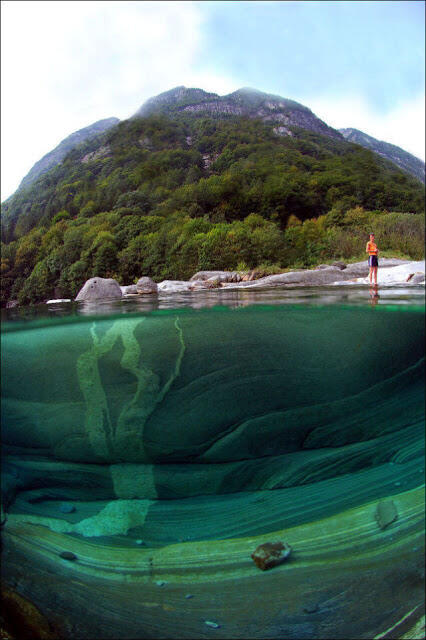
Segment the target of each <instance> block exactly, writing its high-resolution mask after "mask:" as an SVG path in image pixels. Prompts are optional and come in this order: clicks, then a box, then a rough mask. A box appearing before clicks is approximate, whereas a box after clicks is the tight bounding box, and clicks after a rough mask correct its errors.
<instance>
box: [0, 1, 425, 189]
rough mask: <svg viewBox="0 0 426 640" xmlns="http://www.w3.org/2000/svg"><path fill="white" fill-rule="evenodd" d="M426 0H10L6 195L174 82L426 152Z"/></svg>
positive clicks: (4, 103) (5, 31)
mask: <svg viewBox="0 0 426 640" xmlns="http://www.w3.org/2000/svg"><path fill="white" fill-rule="evenodd" d="M424 11H425V5H424V2H423V0H422V1H417V0H413V1H410V0H402V1H397V0H393V1H386V0H380V1H378V2H369V1H366V0H356V1H350V2H345V1H341V0H336V1H330V2H328V1H326V0H313V1H306V2H305V1H302V0H299V1H295V2H294V1H290V0H287V1H281V2H280V1H278V0H276V1H273V2H268V1H267V0H263V1H259V2H258V1H255V0H252V1H247V2H246V1H244V0H239V1H233V0H227V1H226V2H221V1H218V0H215V1H213V2H210V1H208V0H203V1H191V0H185V1H181V0H174V1H172V2H168V1H160V0H156V1H155V2H150V1H139V0H132V1H127V0H119V1H116V0H108V1H104V0H96V1H91V0H70V1H69V0H60V1H56V0H48V1H44V0H43V1H39V0H29V1H27V0H2V2H1V159H2V162H1V199H2V200H4V199H5V198H7V197H9V196H10V195H11V194H12V193H13V192H14V191H15V190H16V189H17V187H18V186H19V183H20V181H21V180H22V178H23V177H24V176H25V175H26V174H27V173H28V171H29V170H30V169H31V167H32V166H33V165H34V163H35V162H37V161H38V160H39V159H40V158H41V157H42V156H43V155H45V154H46V153H48V152H49V151H51V150H52V149H53V148H54V147H55V146H56V145H57V144H59V142H61V140H63V139H64V138H66V137H67V136H68V135H70V134H71V133H73V132H74V131H76V130H78V129H81V128H83V127H86V126H88V125H90V124H92V123H94V122H96V121H97V120H101V119H103V118H108V117H111V116H115V117H117V118H120V119H121V120H123V119H126V118H128V117H130V116H131V115H132V114H133V113H135V112H136V111H137V109H138V108H139V107H140V106H141V105H142V104H143V103H144V102H145V101H146V100H147V99H148V98H150V97H152V96H155V95H157V94H159V93H162V92H163V91H167V90H169V89H171V88H173V87H176V86H179V85H184V86H186V87H199V88H201V89H204V90H205V91H212V92H215V93H218V94H219V95H225V94H227V93H231V92H232V91H235V90H237V89H239V88H241V87H253V88H255V89H259V90H260V91H265V92H268V93H274V94H277V95H280V96H283V97H285V98H290V99H292V100H296V101H297V102H301V103H302V104H304V105H305V106H307V107H309V108H310V109H311V110H312V111H313V112H314V113H315V114H316V115H317V116H318V117H320V118H321V119H322V120H324V121H325V122H327V124H329V125H330V126H332V127H335V128H342V127H354V128H356V129H360V130H361V131H364V132H365V133H367V134H369V135H371V136H373V137H375V138H377V139H379V140H384V141H385V142H391V143H392V144H396V145H398V146H400V147H402V148H403V149H405V150H406V151H409V152H410V153H412V154H414V155H415V156H417V157H418V158H421V159H422V160H424V159H425V124H424V121H425V68H424V59H425V26H424V24H425V16H424Z"/></svg>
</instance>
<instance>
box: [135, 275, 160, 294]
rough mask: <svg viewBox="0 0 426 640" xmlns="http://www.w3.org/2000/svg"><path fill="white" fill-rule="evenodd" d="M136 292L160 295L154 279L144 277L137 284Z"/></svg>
mask: <svg viewBox="0 0 426 640" xmlns="http://www.w3.org/2000/svg"><path fill="white" fill-rule="evenodd" d="M136 291H137V293H142V294H151V293H158V287H157V285H156V283H155V282H154V280H152V278H148V277H147V276H143V277H142V278H139V280H138V281H137V283H136Z"/></svg>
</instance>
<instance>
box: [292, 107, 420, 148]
mask: <svg viewBox="0 0 426 640" xmlns="http://www.w3.org/2000/svg"><path fill="white" fill-rule="evenodd" d="M304 104H306V105H307V106H308V107H309V108H310V109H311V110H312V111H313V112H314V113H315V115H317V116H318V117H319V118H321V119H322V120H324V121H325V122H326V123H327V124H329V125H330V126H331V127H334V128H335V129H342V128H350V127H351V128H354V129H359V130H360V131H363V132H364V133H367V134H368V135H370V136H373V137H374V138H377V139H378V140H383V141H384V142H390V143H391V144H395V145H397V146H398V147H401V148H402V149H404V150H405V151H408V152H409V153H412V154H413V155H415V156H417V158H421V159H422V160H424V159H425V96H424V95H421V96H417V97H416V98H415V99H413V100H406V101H405V102H400V103H399V104H398V106H396V107H395V108H394V109H392V110H390V111H388V113H386V114H381V113H378V112H377V111H376V110H374V109H373V108H372V107H371V106H370V105H369V104H368V102H367V100H365V99H364V98H361V97H359V96H347V97H344V98H336V97H330V98H325V97H321V98H311V99H305V101H304Z"/></svg>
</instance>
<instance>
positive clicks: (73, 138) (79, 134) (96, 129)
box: [18, 118, 120, 189]
mask: <svg viewBox="0 0 426 640" xmlns="http://www.w3.org/2000/svg"><path fill="white" fill-rule="evenodd" d="M118 122H120V121H119V119H118V118H105V119H103V120H98V121H97V122H94V123H93V124H91V125H89V126H88V127H84V128H83V129H79V130H78V131H75V132H74V133H72V134H71V135H69V136H68V137H67V138H65V139H64V140H62V142H60V143H59V144H58V146H57V147H55V148H54V149H53V150H52V151H49V153H46V155H45V156H43V157H42V158H41V159H40V160H38V162H36V163H35V165H34V166H33V167H32V168H31V169H30V171H29V172H28V173H27V175H26V176H25V177H24V178H23V179H22V181H21V183H20V185H19V187H18V189H21V188H22V187H28V186H29V185H30V184H31V183H33V182H34V181H35V180H37V178H39V177H40V176H41V175H42V174H43V173H46V172H47V171H49V170H50V169H52V167H54V166H55V165H57V164H59V163H60V162H62V160H63V159H64V158H65V156H66V155H67V153H68V152H69V151H71V150H72V149H74V148H75V147H76V146H77V145H79V144H81V143H82V142H85V141H86V140H90V139H92V138H94V137H95V136H97V135H99V134H100V133H103V132H104V131H107V130H108V129H110V128H111V127H113V126H114V125H116V124H117V123H118Z"/></svg>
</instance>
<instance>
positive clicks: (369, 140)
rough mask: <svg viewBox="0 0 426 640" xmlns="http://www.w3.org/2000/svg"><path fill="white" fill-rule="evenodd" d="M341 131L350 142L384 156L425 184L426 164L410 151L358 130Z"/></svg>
mask: <svg viewBox="0 0 426 640" xmlns="http://www.w3.org/2000/svg"><path fill="white" fill-rule="evenodd" d="M339 131H340V133H341V134H342V136H344V138H346V140H348V141H349V142H354V143H355V144H360V145H361V146H362V147H365V148H366V149H371V150H372V151H374V153H378V154H379V155H380V156H383V158H387V159H388V160H390V161H391V162H394V163H395V164H396V165H398V167H400V168H401V169H403V171H407V172H408V173H410V174H411V175H413V176H414V177H416V178H418V179H419V180H421V182H423V184H424V183H425V163H424V162H423V161H422V160H419V158H416V156H413V155H412V154H411V153H408V151H404V149H401V148H400V147H397V146H396V145H394V144H390V143H389V142H383V141H382V140H376V138H373V137H372V136H369V135H368V134H366V133H364V132H363V131H359V130H358V129H351V128H349V129H339Z"/></svg>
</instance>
